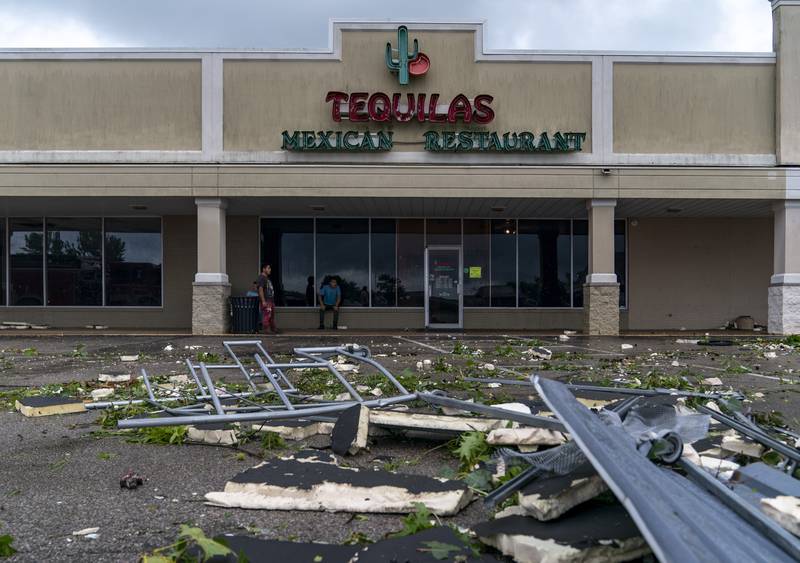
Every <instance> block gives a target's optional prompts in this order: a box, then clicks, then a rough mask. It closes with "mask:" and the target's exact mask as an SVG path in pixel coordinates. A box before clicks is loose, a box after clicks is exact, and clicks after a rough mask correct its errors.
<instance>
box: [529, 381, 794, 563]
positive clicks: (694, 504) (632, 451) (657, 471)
mask: <svg viewBox="0 0 800 563" xmlns="http://www.w3.org/2000/svg"><path fill="white" fill-rule="evenodd" d="M534 384H535V386H536V389H537V390H538V392H539V395H540V396H541V397H542V399H543V400H544V401H545V403H546V404H547V405H548V407H549V408H550V409H551V410H552V411H553V412H555V413H556V415H557V416H558V417H559V420H561V422H562V423H564V426H565V427H566V428H567V430H568V431H569V433H570V435H571V436H572V439H573V440H574V441H575V442H576V443H577V444H578V446H579V447H580V449H581V450H582V451H583V453H584V454H585V455H586V457H587V459H588V460H589V462H590V463H591V464H592V466H593V467H594V468H595V470H596V471H597V472H598V474H600V476H601V477H602V478H603V480H604V481H605V482H606V484H607V485H608V487H609V488H610V489H611V490H612V491H613V492H614V494H615V495H616V497H617V498H618V499H619V500H620V502H621V503H622V504H623V506H625V508H626V509H627V511H628V513H629V514H630V515H631V517H632V518H633V520H634V521H635V522H636V525H637V526H638V527H639V530H640V531H641V532H642V535H644V537H645V538H646V539H647V542H648V543H649V545H650V547H651V548H652V549H653V552H654V553H655V555H656V557H657V558H658V559H659V560H661V561H676V562H677V561H680V562H681V563H688V562H692V561H697V562H701V561H702V562H710V561H720V562H721V561H730V560H731V554H736V556H737V558H738V559H740V560H742V561H794V560H795V559H794V557H793V556H792V555H791V554H789V553H787V552H786V551H784V550H783V549H782V548H781V547H779V546H777V545H775V544H774V543H773V542H772V541H770V540H769V539H767V538H765V537H764V536H763V535H762V534H761V532H760V531H759V530H757V529H755V528H753V526H751V525H750V524H749V523H748V522H746V521H744V520H743V519H742V518H740V517H739V516H738V515H736V514H735V513H733V512H731V511H730V510H729V509H727V508H726V507H725V506H724V505H723V504H722V503H721V502H720V501H719V500H717V499H716V498H715V497H713V496H711V495H710V494H708V493H706V492H705V491H703V490H702V489H700V488H699V487H697V486H696V485H694V484H693V483H692V482H691V481H689V480H687V479H685V478H684V477H681V476H679V475H677V474H675V473H674V472H672V471H670V470H666V469H661V468H659V467H658V466H656V465H655V464H653V462H651V461H650V460H648V459H647V458H646V457H645V456H644V455H642V454H641V453H640V452H639V451H637V449H636V445H635V443H634V440H633V438H632V437H631V436H630V435H628V434H627V433H626V432H625V430H623V429H622V428H621V427H618V426H613V425H608V424H605V423H604V422H602V421H601V420H600V419H599V418H598V417H597V416H596V415H594V414H593V413H592V412H591V411H590V410H588V409H587V408H585V407H583V406H582V405H580V403H578V402H577V401H576V400H575V398H574V397H573V396H572V394H571V393H570V391H569V389H568V388H567V387H566V386H564V385H562V384H561V383H558V382H557V381H552V380H548V379H544V378H541V377H535V378H534ZM721 538H724V541H721Z"/></svg>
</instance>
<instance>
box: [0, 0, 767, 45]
mask: <svg viewBox="0 0 800 563" xmlns="http://www.w3.org/2000/svg"><path fill="white" fill-rule="evenodd" d="M333 17H335V18H340V19H342V18H345V19H369V20H387V19H391V20H393V21H404V20H449V21H452V20H487V22H488V37H487V43H488V45H487V46H488V47H489V48H491V49H511V48H517V49H520V48H523V49H586V50H654V51H707V50H713V51H752V50H757V51H769V50H771V32H772V29H771V18H770V6H769V2H768V1H767V0H602V1H600V0H472V1H464V0H461V1H457V0H438V1H433V0H406V1H405V2H403V3H391V4H390V3H386V2H376V1H374V0H373V1H369V0H337V1H335V2H331V1H330V0H305V1H296V2H272V1H269V2H268V1H263V0H262V1H258V0H225V1H222V0H135V1H132V0H127V1H126V0H71V1H64V0H24V1H5V2H0V46H2V47H20V46H24V47H33V46H36V45H39V44H40V45H42V46H49V47H54V46H60V47H86V46H101V47H102V46H109V47H110V46H124V47H189V48H191V47H202V48H214V47H227V48H324V47H325V46H327V44H328V21H329V19H330V18H333Z"/></svg>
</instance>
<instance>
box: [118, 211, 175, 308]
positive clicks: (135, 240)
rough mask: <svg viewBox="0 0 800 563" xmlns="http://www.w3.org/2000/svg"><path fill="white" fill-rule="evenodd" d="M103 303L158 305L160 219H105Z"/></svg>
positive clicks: (159, 292)
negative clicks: (104, 283) (104, 290)
mask: <svg viewBox="0 0 800 563" xmlns="http://www.w3.org/2000/svg"><path fill="white" fill-rule="evenodd" d="M105 272H106V305H110V306H124V307H158V306H160V305H161V219H159V218H138V217H137V218H112V219H106V220H105Z"/></svg>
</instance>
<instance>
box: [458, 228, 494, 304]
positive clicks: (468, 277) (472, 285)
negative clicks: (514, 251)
mask: <svg viewBox="0 0 800 563" xmlns="http://www.w3.org/2000/svg"><path fill="white" fill-rule="evenodd" d="M489 230H490V226H489V220H488V219H464V307H488V306H489V305H490V304H491V302H490V300H489V288H490V282H489V250H490V249H489V246H490V244H491V238H490V234H489Z"/></svg>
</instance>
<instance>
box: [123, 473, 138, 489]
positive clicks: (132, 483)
mask: <svg viewBox="0 0 800 563" xmlns="http://www.w3.org/2000/svg"><path fill="white" fill-rule="evenodd" d="M143 484H144V477H142V476H141V475H139V474H138V473H135V472H133V471H128V472H127V473H125V475H123V476H122V477H120V478H119V487H120V488H121V489H136V488H138V487H140V486H142V485H143Z"/></svg>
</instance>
